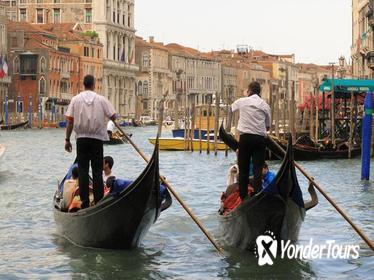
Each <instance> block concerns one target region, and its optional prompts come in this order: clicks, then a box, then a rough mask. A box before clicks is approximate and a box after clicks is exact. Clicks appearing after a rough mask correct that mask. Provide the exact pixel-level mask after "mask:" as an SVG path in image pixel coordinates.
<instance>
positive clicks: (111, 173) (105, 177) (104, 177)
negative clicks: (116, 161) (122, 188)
mask: <svg viewBox="0 0 374 280" xmlns="http://www.w3.org/2000/svg"><path fill="white" fill-rule="evenodd" d="M112 176H114V175H113V172H112V171H110V174H109V175H105V171H104V170H103V181H104V184H106V180H108V178H109V177H112ZM114 177H115V176H114Z"/></svg>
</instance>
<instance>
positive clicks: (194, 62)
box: [166, 44, 222, 110]
mask: <svg viewBox="0 0 374 280" xmlns="http://www.w3.org/2000/svg"><path fill="white" fill-rule="evenodd" d="M166 47H167V48H168V49H169V53H170V56H171V59H170V62H171V72H172V73H173V82H174V89H175V90H174V91H176V89H177V87H176V85H177V84H179V85H181V86H180V88H179V91H180V94H179V95H180V97H181V102H180V104H179V106H181V109H182V110H183V109H184V108H185V106H186V104H191V102H193V101H194V103H195V105H196V106H200V105H206V104H208V103H209V102H212V103H214V102H215V101H214V100H215V97H216V93H220V92H221V86H222V83H221V74H222V73H221V64H220V62H219V60H218V59H216V58H213V57H211V56H209V55H207V54H204V53H201V52H199V51H198V50H195V49H192V48H188V47H184V46H181V45H178V44H168V45H166ZM178 73H179V74H178ZM178 76H179V78H178ZM183 99H184V100H183Z"/></svg>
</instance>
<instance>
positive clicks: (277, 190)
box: [219, 137, 318, 249]
mask: <svg viewBox="0 0 374 280" xmlns="http://www.w3.org/2000/svg"><path fill="white" fill-rule="evenodd" d="M221 139H222V138H221ZM234 140H235V139H234ZM235 141H236V140H235ZM233 143H235V142H234V141H232V143H231V145H232V144H233ZM226 144H228V143H226ZM233 147H234V146H233ZM317 201H318V200H317ZM316 204H317V202H315V203H313V204H311V203H308V204H307V206H306V205H304V200H303V196H302V192H301V189H300V186H299V183H298V180H297V177H296V171H295V166H294V162H293V149H292V140H291V137H290V140H289V142H288V148H287V152H286V155H285V157H284V159H283V163H282V165H281V167H280V169H279V171H278V173H277V175H276V177H275V179H274V180H273V182H272V183H271V185H270V186H269V188H267V190H266V191H265V190H263V191H261V192H260V193H258V194H256V195H254V196H252V197H250V198H248V199H246V200H244V201H243V203H242V204H240V205H239V206H238V207H237V208H236V209H234V210H232V211H231V212H229V213H228V214H226V215H220V216H219V222H220V228H221V234H222V239H223V242H224V243H225V245H228V246H232V247H238V248H241V249H252V248H254V246H255V244H256V239H257V237H258V236H260V235H263V234H265V233H266V232H269V231H270V232H272V233H273V234H274V236H275V237H276V238H277V240H290V241H296V240H297V239H298V235H299V231H300V228H301V224H302V222H303V220H304V217H305V212H306V210H308V209H310V208H312V207H314V206H315V205H316ZM306 208H307V209H306Z"/></svg>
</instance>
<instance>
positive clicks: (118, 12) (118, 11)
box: [117, 2, 121, 24]
mask: <svg viewBox="0 0 374 280" xmlns="http://www.w3.org/2000/svg"><path fill="white" fill-rule="evenodd" d="M120 13H121V11H120V9H119V3H118V2H117V23H118V24H119V16H120Z"/></svg>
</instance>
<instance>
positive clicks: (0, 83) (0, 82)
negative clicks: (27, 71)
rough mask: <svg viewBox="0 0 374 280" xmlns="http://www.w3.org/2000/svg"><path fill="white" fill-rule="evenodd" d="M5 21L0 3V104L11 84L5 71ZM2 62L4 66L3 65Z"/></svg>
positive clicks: (7, 61)
mask: <svg viewBox="0 0 374 280" xmlns="http://www.w3.org/2000/svg"><path fill="white" fill-rule="evenodd" d="M6 20H7V18H6V6H5V5H3V4H2V3H0V60H1V61H0V64H1V65H2V67H0V71H2V73H1V75H0V102H1V104H2V102H3V101H4V100H5V96H7V95H8V87H9V84H10V82H11V78H10V76H9V71H8V70H7V69H6V68H8V67H7V66H8V64H9V59H8V46H7V44H8V40H7V26H6ZM4 62H5V64H6V65H3V63H4ZM3 108H4V106H0V114H2V113H3Z"/></svg>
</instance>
